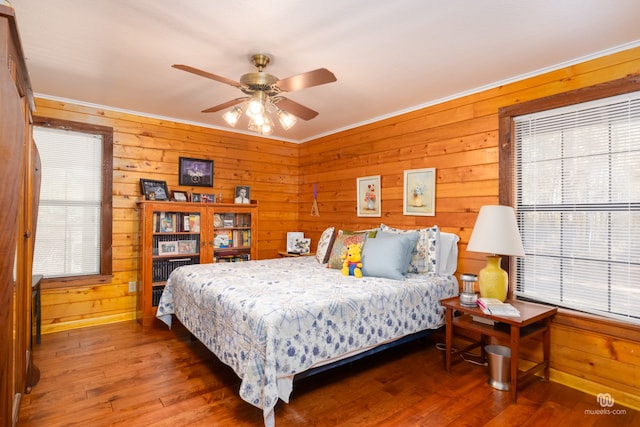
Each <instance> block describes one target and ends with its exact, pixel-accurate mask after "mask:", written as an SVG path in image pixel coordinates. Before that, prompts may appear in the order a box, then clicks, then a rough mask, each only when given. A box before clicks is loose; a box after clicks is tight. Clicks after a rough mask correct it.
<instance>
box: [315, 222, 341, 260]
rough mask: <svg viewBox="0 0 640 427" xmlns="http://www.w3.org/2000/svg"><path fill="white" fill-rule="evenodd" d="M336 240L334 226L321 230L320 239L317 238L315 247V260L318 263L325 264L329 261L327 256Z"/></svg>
mask: <svg viewBox="0 0 640 427" xmlns="http://www.w3.org/2000/svg"><path fill="white" fill-rule="evenodd" d="M335 240H336V229H335V227H329V228H327V229H326V230H324V231H323V232H322V235H321V236H320V240H318V248H317V249H316V260H318V262H319V263H320V264H326V263H327V262H329V256H330V255H331V247H332V246H333V242H334V241H335Z"/></svg>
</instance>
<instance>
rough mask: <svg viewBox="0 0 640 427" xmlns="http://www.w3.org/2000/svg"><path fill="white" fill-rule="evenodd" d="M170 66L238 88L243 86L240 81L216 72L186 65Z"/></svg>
mask: <svg viewBox="0 0 640 427" xmlns="http://www.w3.org/2000/svg"><path fill="white" fill-rule="evenodd" d="M172 67H173V68H177V69H178V70H182V71H186V72H188V73H193V74H196V75H198V76H201V77H206V78H208V79H211V80H215V81H218V82H220V83H225V84H228V85H229V86H234V87H239V88H241V87H243V86H242V85H241V84H240V82H237V81H235V80H231V79H228V78H226V77H222V76H219V75H217V74H213V73H209V72H207V71H202V70H199V69H197V68H193V67H190V66H188V65H182V64H173V65H172Z"/></svg>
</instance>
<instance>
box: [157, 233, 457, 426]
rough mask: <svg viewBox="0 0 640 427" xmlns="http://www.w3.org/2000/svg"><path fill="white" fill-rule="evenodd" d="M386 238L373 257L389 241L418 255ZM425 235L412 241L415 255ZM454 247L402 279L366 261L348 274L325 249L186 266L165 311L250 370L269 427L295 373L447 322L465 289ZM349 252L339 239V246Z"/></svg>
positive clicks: (244, 386)
mask: <svg viewBox="0 0 640 427" xmlns="http://www.w3.org/2000/svg"><path fill="white" fill-rule="evenodd" d="M324 234H325V233H323V236H324ZM397 234H399V235H400V234H403V235H404V234H405V233H399V232H398V233H397ZM349 236H351V235H349ZM452 236H455V235H452ZM380 237H381V235H380V233H378V238H373V239H371V238H367V237H365V238H364V242H365V244H364V246H363V247H364V249H363V261H364V262H365V265H366V262H367V254H368V252H367V250H366V249H367V245H370V247H371V248H374V246H376V245H377V246H379V247H381V248H385V250H383V251H381V253H383V254H385V255H384V257H385V259H386V258H393V255H390V254H392V253H394V251H396V252H402V253H401V254H399V256H398V258H403V261H402V262H403V263H406V258H409V257H411V255H410V253H407V252H406V250H405V249H403V247H401V246H397V245H395V244H394V243H392V240H393V241H395V240H401V238H400V237H399V236H398V238H397V239H396V238H394V239H389V241H385V240H383V239H382V238H380ZM349 238H350V237H347V238H345V239H342V240H344V241H349ZM402 239H404V237H403V238H402ZM321 240H322V239H321ZM338 240H339V239H336V240H335V241H336V242H337V241H338ZM454 240H455V242H456V243H457V236H455V238H454ZM374 241H375V243H371V242H374ZM412 242H413V243H412ZM415 242H416V240H413V241H411V240H410V241H409V243H408V245H413V246H412V248H413V252H414V253H415V246H416V243H415ZM406 246H407V245H406V244H405V245H404V248H406ZM453 246H454V247H455V250H453V249H449V250H448V254H446V255H445V257H446V258H447V261H443V262H441V265H442V266H444V265H445V264H447V263H448V267H446V268H445V267H442V268H441V269H437V268H436V266H435V265H434V269H433V270H432V272H431V274H424V273H423V274H418V273H403V274H402V278H401V279H400V280H398V277H396V278H389V277H380V275H379V274H378V275H375V276H374V275H367V274H366V272H367V271H366V270H365V269H363V271H365V276H364V277H362V278H355V277H353V276H344V275H343V274H342V273H341V271H340V270H339V269H336V268H327V267H328V266H330V263H329V262H327V263H322V262H319V261H324V259H317V257H295V258H294V257H287V258H279V259H268V260H259V261H249V262H237V263H214V264H201V265H192V266H185V267H180V268H178V269H176V270H175V271H174V272H173V273H172V274H171V276H170V277H169V280H168V281H167V284H166V286H165V289H164V292H163V294H162V297H161V299H160V302H159V305H158V310H157V314H156V316H157V317H158V318H159V319H160V320H162V321H163V322H165V323H166V324H167V325H168V326H169V327H171V322H172V319H173V316H175V317H176V318H177V319H178V320H179V321H180V322H181V323H182V324H183V325H184V326H185V327H186V328H187V329H188V330H189V331H190V332H191V333H192V334H193V335H194V336H195V337H196V338H197V339H198V340H200V341H201V342H202V343H203V344H204V345H205V346H206V347H207V348H208V349H209V350H210V351H212V352H213V353H214V354H215V355H216V356H217V357H218V358H219V359H220V360H221V361H222V362H224V363H225V364H227V365H229V366H230V367H231V368H233V370H234V371H235V372H236V374H237V375H238V376H239V377H240V378H241V385H240V390H239V394H240V397H241V398H242V399H243V400H245V401H247V402H248V403H250V404H252V405H254V406H256V407H258V408H260V409H262V410H263V415H264V421H265V425H266V426H273V425H274V424H275V417H274V407H275V405H276V403H277V401H278V399H282V400H283V401H285V402H288V401H289V396H290V394H291V392H292V390H293V380H294V377H296V376H299V375H302V374H304V373H306V372H309V371H310V370H313V369H317V368H319V367H321V366H326V365H328V364H333V363H336V362H337V361H340V360H345V359H346V358H349V357H352V356H355V355H357V354H362V353H365V352H369V351H371V350H372V349H375V348H377V347H379V346H384V345H388V344H389V343H392V342H395V341H397V340H401V339H403V338H406V337H408V336H409V337H410V336H414V335H415V334H417V333H419V332H422V331H428V330H433V329H436V328H439V327H440V326H441V325H442V324H443V316H444V310H443V308H442V307H441V305H440V300H441V299H443V298H447V297H450V296H453V295H456V294H457V293H458V283H457V281H456V279H455V277H454V276H453V272H455V261H453V262H452V261H451V257H453V256H454V255H455V257H454V260H455V258H457V247H456V245H455V244H454V245H453ZM319 249H320V248H319ZM432 249H434V250H436V252H435V253H437V254H440V252H444V250H443V249H442V248H438V249H436V248H435V247H432ZM334 250H335V251H334ZM339 250H340V249H336V248H335V247H334V248H333V249H332V251H331V254H332V255H333V253H334V252H337V251H339ZM372 250H373V249H372ZM372 250H370V251H369V258H368V259H369V261H370V263H371V264H373V261H374V259H375V257H374V256H373V252H372ZM328 258H330V256H327V257H326V259H328ZM425 260H426V258H425ZM436 261H437V260H436ZM375 264H376V266H377V265H378V264H380V263H375ZM401 268H404V266H403V267H401ZM452 268H453V271H451V269H452ZM407 269H408V267H407ZM445 269H446V270H447V271H444V270H445ZM439 270H441V271H439ZM371 271H372V270H369V272H371ZM437 273H445V274H437ZM383 276H384V275H383ZM387 276H388V275H387Z"/></svg>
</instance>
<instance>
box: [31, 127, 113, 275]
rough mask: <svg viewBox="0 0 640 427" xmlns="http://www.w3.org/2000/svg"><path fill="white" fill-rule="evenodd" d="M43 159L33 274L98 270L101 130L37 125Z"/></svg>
mask: <svg viewBox="0 0 640 427" xmlns="http://www.w3.org/2000/svg"><path fill="white" fill-rule="evenodd" d="M33 136H34V140H35V142H36V146H37V147H38V151H39V153H40V158H41V162H42V185H41V190H40V205H39V210H38V225H37V229H36V239H35V252H34V265H33V271H34V274H42V275H44V277H64V276H78V275H90V274H99V273H100V226H101V224H100V218H101V207H102V206H101V200H102V136H101V135H96V134H91V133H83V132H77V131H70V130H64V129H57V128H47V127H39V126H35V127H34V129H33Z"/></svg>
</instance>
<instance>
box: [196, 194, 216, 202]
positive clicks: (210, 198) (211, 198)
mask: <svg viewBox="0 0 640 427" xmlns="http://www.w3.org/2000/svg"><path fill="white" fill-rule="evenodd" d="M200 201H201V202H202V203H215V202H216V195H215V194H201V195H200Z"/></svg>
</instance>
